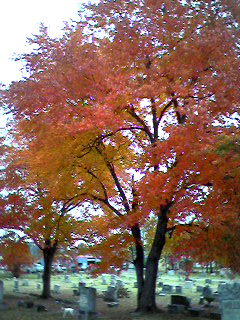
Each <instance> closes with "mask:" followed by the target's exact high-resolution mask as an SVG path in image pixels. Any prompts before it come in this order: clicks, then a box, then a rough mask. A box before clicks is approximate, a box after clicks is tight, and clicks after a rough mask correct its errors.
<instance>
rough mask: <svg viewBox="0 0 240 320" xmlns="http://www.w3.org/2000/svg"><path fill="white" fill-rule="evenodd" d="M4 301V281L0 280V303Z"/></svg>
mask: <svg viewBox="0 0 240 320" xmlns="http://www.w3.org/2000/svg"><path fill="white" fill-rule="evenodd" d="M2 302H3V281H2V280H0V304H1V303H2Z"/></svg>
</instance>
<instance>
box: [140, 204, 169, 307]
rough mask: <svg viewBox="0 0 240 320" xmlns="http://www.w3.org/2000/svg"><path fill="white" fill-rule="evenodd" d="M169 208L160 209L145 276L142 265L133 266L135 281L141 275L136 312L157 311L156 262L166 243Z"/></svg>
mask: <svg viewBox="0 0 240 320" xmlns="http://www.w3.org/2000/svg"><path fill="white" fill-rule="evenodd" d="M169 207H170V204H169V205H166V206H164V207H161V209H160V213H159V215H158V223H157V228H156V233H155V238H154V240H153V244H152V247H151V250H150V253H149V255H148V258H147V264H146V270H145V275H144V269H143V263H142V264H140V263H139V264H135V268H136V273H137V279H138V278H139V277H140V276H139V275H138V274H142V275H143V276H142V281H141V282H139V281H138V285H141V286H140V287H138V299H137V311H143V312H148V311H154V310H156V309H157V306H156V299H155V294H156V281H157V273H158V262H159V259H160V256H161V253H162V250H163V247H164V245H165V241H166V236H165V234H166V231H167V221H168V219H167V212H168V209H169ZM142 250H143V248H142ZM137 254H138V251H137ZM141 254H142V253H141ZM140 258H141V257H140ZM140 258H139V260H140ZM137 259H138V256H137V258H136V261H137ZM141 268H142V269H141ZM140 269H141V270H140Z"/></svg>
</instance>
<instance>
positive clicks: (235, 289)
mask: <svg viewBox="0 0 240 320" xmlns="http://www.w3.org/2000/svg"><path fill="white" fill-rule="evenodd" d="M219 301H220V306H221V310H222V320H240V283H236V282H235V283H233V284H226V285H221V287H220V290H219Z"/></svg>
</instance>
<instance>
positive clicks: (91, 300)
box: [79, 287, 97, 319]
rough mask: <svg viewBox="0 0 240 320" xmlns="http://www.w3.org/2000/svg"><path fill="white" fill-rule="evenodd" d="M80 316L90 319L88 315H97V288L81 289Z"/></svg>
mask: <svg viewBox="0 0 240 320" xmlns="http://www.w3.org/2000/svg"><path fill="white" fill-rule="evenodd" d="M79 290H80V300H79V315H80V317H81V316H82V315H83V316H84V319H88V314H96V297H97V291H96V289H95V288H88V287H80V288H79Z"/></svg>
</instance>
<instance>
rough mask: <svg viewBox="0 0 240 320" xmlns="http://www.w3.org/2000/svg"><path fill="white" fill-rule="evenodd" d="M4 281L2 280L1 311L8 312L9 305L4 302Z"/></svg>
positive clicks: (0, 293)
mask: <svg viewBox="0 0 240 320" xmlns="http://www.w3.org/2000/svg"><path fill="white" fill-rule="evenodd" d="M3 290H4V286H3V281H2V280H0V310H8V305H7V304H6V302H4V301H3Z"/></svg>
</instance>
